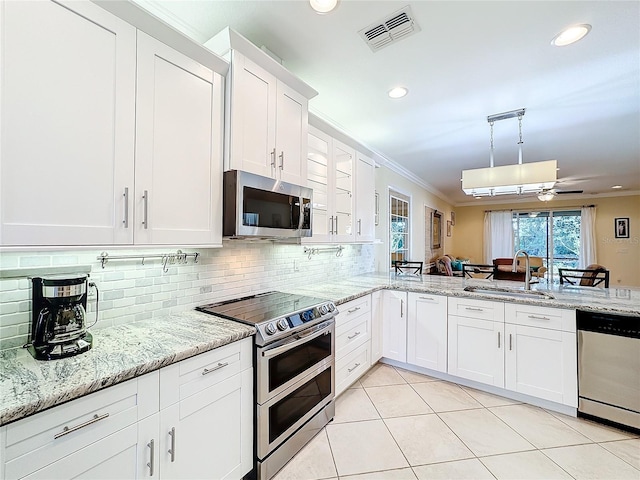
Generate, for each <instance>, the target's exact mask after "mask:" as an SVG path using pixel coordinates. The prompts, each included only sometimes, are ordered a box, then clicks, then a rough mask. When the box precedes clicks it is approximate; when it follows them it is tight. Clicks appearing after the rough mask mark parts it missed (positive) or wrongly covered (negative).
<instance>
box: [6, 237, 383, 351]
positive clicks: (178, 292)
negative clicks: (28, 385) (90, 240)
mask: <svg viewBox="0 0 640 480" xmlns="http://www.w3.org/2000/svg"><path fill="white" fill-rule="evenodd" d="M101 251H102V250H75V251H64V252H51V251H49V252H34V251H30V252H2V254H1V255H0V269H1V270H6V269H15V268H23V267H52V266H65V265H90V266H91V274H90V277H91V280H92V281H94V282H96V284H97V285H98V288H99V289H100V304H99V320H98V324H97V325H96V326H95V327H93V328H105V327H109V326H111V325H114V324H119V323H129V322H135V321H139V320H143V319H150V318H154V317H158V316H161V315H164V314H167V313H177V312H181V311H185V310H190V309H193V308H194V307H195V306H197V305H201V304H203V303H207V302H214V301H219V300H224V299H228V298H235V297H240V296H244V295H250V294H253V293H258V292H265V291H269V290H277V289H279V288H285V287H295V286H296V285H302V284H305V285H313V283H324V282H327V281H331V280H337V279H340V278H346V277H349V276H352V275H358V274H362V273H368V272H372V271H374V268H375V267H374V264H375V262H374V247H373V245H346V246H345V249H344V251H343V254H342V257H340V258H337V257H336V255H335V253H332V252H323V253H320V254H317V255H314V256H313V257H312V258H311V259H309V258H308V256H307V255H305V254H304V252H303V247H302V246H300V245H282V244H275V243H271V242H249V241H240V240H230V241H226V240H225V241H224V247H223V248H221V249H198V250H186V249H185V250H184V251H185V252H193V251H197V252H198V253H200V257H199V259H198V263H197V264H194V263H193V259H192V258H190V259H189V261H188V263H187V264H186V265H173V266H170V267H169V269H168V272H166V273H163V271H162V266H161V264H160V261H159V260H147V261H146V262H145V265H141V263H140V261H139V260H126V261H116V260H114V261H111V262H109V263H107V265H106V268H104V269H102V268H101V266H100V262H99V261H98V260H97V259H96V257H97V256H98V255H99V254H100V253H101ZM107 251H108V253H109V254H110V255H112V256H113V255H131V254H140V253H143V252H144V253H165V252H171V249H166V248H165V249H162V250H149V249H147V250H141V249H130V250H107ZM296 268H297V271H296V270H295V269H296ZM43 272H44V270H43ZM94 298H95V297H93V296H92V297H90V298H89V303H90V305H89V308H88V315H87V316H88V323H87V324H88V325H90V324H91V323H93V319H94V316H95V313H94V312H95V309H94V308H93V306H92V303H93V302H92V301H93V299H94ZM30 324H31V282H30V280H29V279H27V278H10V279H0V350H5V349H8V348H14V347H19V346H21V345H23V344H24V343H26V342H27V340H28V334H29V328H30Z"/></svg>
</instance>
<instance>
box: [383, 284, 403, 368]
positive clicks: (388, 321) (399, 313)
mask: <svg viewBox="0 0 640 480" xmlns="http://www.w3.org/2000/svg"><path fill="white" fill-rule="evenodd" d="M382 304H383V306H382V356H383V357H385V358H388V359H390V360H396V361H398V362H406V361H407V293H406V292H398V291H395V290H384V291H383V293H382Z"/></svg>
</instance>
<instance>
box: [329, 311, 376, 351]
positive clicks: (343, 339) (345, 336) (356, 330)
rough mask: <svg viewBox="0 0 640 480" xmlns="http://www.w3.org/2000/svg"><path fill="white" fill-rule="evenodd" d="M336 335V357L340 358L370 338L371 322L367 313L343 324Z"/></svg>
mask: <svg viewBox="0 0 640 480" xmlns="http://www.w3.org/2000/svg"><path fill="white" fill-rule="evenodd" d="M345 327H346V328H345V329H344V331H343V332H342V333H340V334H339V335H337V337H336V358H342V357H344V356H345V355H346V354H348V353H349V352H350V351H352V350H353V349H354V348H355V347H357V346H359V345H362V343H364V342H368V341H369V339H370V338H371V322H370V319H369V316H368V315H361V316H360V317H358V318H355V319H354V320H353V321H351V322H349V323H347V324H346V325H345Z"/></svg>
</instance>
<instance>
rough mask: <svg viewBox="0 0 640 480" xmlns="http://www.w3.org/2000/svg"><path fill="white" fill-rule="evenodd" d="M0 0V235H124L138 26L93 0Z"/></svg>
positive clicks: (75, 238)
mask: <svg viewBox="0 0 640 480" xmlns="http://www.w3.org/2000/svg"><path fill="white" fill-rule="evenodd" d="M0 7H1V8H0V15H1V19H0V20H1V21H0V25H1V29H2V36H1V40H0V41H1V42H2V45H1V46H0V48H1V50H2V57H1V58H2V60H1V62H2V65H1V69H2V75H3V82H2V92H1V96H2V106H1V118H0V122H1V124H2V129H3V131H2V145H1V150H2V151H1V158H2V163H1V165H0V179H1V180H0V181H1V185H0V186H1V191H2V193H1V199H0V204H1V205H2V221H1V228H0V243H1V244H2V245H94V244H113V243H123V244H126V243H131V242H132V241H133V231H132V229H131V228H129V229H125V228H123V227H124V223H123V222H125V220H126V219H127V218H129V219H131V217H132V206H131V203H129V205H127V203H126V198H125V191H127V189H128V192H129V194H132V193H133V155H134V153H133V152H134V133H135V129H134V123H135V87H136V85H135V81H136V73H135V72H136V29H135V28H134V27H132V26H131V25H129V24H127V23H126V22H124V21H122V20H120V19H119V18H117V17H115V16H113V15H111V14H110V13H108V12H106V11H105V10H103V9H102V8H100V7H98V6H97V5H95V4H93V3H91V2H69V3H64V4H59V3H54V2H48V1H47V2H45V1H41V2H2V5H1V6H0Z"/></svg>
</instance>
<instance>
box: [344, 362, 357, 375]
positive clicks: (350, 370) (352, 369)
mask: <svg viewBox="0 0 640 480" xmlns="http://www.w3.org/2000/svg"><path fill="white" fill-rule="evenodd" d="M359 366H360V364H359V363H356V364H355V365H354V366H353V368H347V371H348V372H349V373H351V372H353V371H354V370H355V369H356V368H358V367H359Z"/></svg>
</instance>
